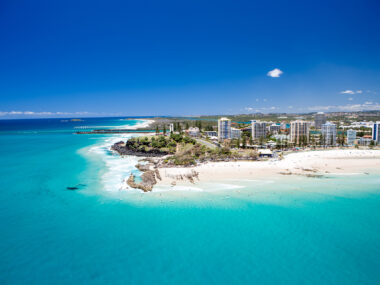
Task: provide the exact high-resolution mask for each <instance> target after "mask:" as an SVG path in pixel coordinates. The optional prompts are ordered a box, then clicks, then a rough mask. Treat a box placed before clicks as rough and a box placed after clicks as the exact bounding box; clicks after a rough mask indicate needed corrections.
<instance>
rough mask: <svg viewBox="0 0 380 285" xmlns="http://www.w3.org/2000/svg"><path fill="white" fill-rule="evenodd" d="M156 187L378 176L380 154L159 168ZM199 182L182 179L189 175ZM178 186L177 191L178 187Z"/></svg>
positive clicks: (330, 153) (321, 154) (305, 155)
mask: <svg viewBox="0 0 380 285" xmlns="http://www.w3.org/2000/svg"><path fill="white" fill-rule="evenodd" d="M159 171H160V174H161V177H162V180H160V181H158V183H157V185H156V186H157V187H165V188H166V187H171V188H173V190H175V189H176V188H180V189H183V187H194V185H196V184H197V183H203V182H207V183H208V182H210V183H217V182H225V181H228V180H237V181H239V180H247V179H261V180H270V179H273V178H280V177H284V176H290V175H298V176H305V177H310V179H317V178H323V177H329V176H334V175H360V174H368V173H369V172H371V173H372V172H380V150H356V149H355V150H354V149H350V150H322V151H321V150H319V151H307V152H299V153H291V154H287V155H286V156H285V157H284V158H283V159H282V160H266V161H238V162H209V163H205V164H201V165H197V166H195V167H190V168H189V167H186V168H178V167H176V168H160V169H159ZM194 171H195V172H196V173H198V179H194V181H190V180H188V179H183V177H185V176H186V175H188V174H190V173H192V172H194ZM178 186H179V187H178Z"/></svg>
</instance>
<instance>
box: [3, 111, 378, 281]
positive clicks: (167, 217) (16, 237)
mask: <svg viewBox="0 0 380 285" xmlns="http://www.w3.org/2000/svg"><path fill="white" fill-rule="evenodd" d="M140 124H144V121H143V120H140V119H131V120H122V119H121V118H90V119H87V118H86V119H83V121H75V122H74V121H71V120H62V119H33V120H0V182H1V191H0V284H39V285H42V284H380V175H379V173H376V171H375V172H371V173H370V174H369V175H366V174H357V175H345V176H343V175H341V176H331V177H328V178H322V179H317V178H306V177H283V178H281V179H279V178H276V179H273V180H268V179H266V180H241V181H227V182H226V181H225V182H223V183H220V184H218V183H216V184H215V183H214V184H205V183H204V184H202V183H200V184H196V185H194V187H193V188H192V189H188V190H186V189H184V190H183V191H170V190H167V191H166V190H165V189H159V191H155V192H153V193H141V192H139V191H128V190H125V189H123V179H124V178H125V177H127V176H128V175H129V173H131V172H136V173H137V174H138V171H137V170H136V169H135V168H134V165H135V163H136V161H137V159H135V158H133V157H129V158H119V157H118V156H116V155H115V154H113V153H111V152H110V151H109V147H110V145H111V144H112V143H113V142H116V141H118V140H121V139H127V138H128V137H131V136H133V134H127V135H76V134H74V132H75V131H77V130H82V129H84V128H87V129H92V128H117V127H120V126H124V127H128V128H134V127H136V126H138V125H140ZM67 187H75V188H78V189H77V190H68V189H67Z"/></svg>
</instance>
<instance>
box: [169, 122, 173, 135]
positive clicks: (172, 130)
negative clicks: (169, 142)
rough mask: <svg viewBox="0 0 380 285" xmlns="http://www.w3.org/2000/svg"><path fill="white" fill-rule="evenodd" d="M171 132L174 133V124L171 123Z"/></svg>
mask: <svg viewBox="0 0 380 285" xmlns="http://www.w3.org/2000/svg"><path fill="white" fill-rule="evenodd" d="M169 133H174V124H170V125H169Z"/></svg>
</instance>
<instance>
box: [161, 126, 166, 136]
mask: <svg viewBox="0 0 380 285" xmlns="http://www.w3.org/2000/svg"><path fill="white" fill-rule="evenodd" d="M162 132H163V134H164V135H166V126H165V125H163V128H162Z"/></svg>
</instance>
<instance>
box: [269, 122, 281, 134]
mask: <svg viewBox="0 0 380 285" xmlns="http://www.w3.org/2000/svg"><path fill="white" fill-rule="evenodd" d="M269 131H270V132H271V133H273V134H279V133H280V131H281V124H272V125H270V126H269Z"/></svg>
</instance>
